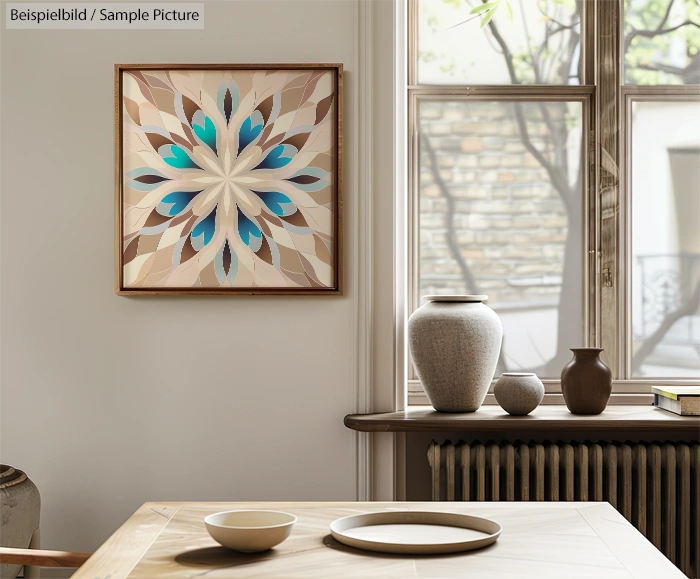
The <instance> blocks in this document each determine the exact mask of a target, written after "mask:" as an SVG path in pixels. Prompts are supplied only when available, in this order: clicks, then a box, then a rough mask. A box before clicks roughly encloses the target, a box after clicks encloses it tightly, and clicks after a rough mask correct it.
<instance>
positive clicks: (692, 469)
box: [428, 441, 700, 577]
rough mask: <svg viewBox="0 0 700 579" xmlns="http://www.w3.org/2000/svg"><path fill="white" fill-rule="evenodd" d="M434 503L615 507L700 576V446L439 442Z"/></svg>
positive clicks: (433, 461) (433, 447) (433, 458)
mask: <svg viewBox="0 0 700 579" xmlns="http://www.w3.org/2000/svg"><path fill="white" fill-rule="evenodd" d="M428 462H429V464H430V468H431V474H432V500H434V501H440V500H447V501H454V500H461V501H608V502H609V503H610V504H611V505H612V506H613V507H615V508H616V509H617V510H618V511H619V512H620V513H621V514H622V515H623V516H624V517H625V518H626V519H627V520H628V521H630V523H632V524H633V525H634V526H635V527H636V528H637V529H638V530H639V531H640V532H641V533H642V534H643V535H644V536H645V537H646V538H647V539H649V541H650V542H651V543H653V544H654V546H655V547H656V548H657V549H659V550H660V551H661V552H663V554H664V555H666V557H668V558H669V559H670V560H671V561H672V562H673V563H674V564H675V565H677V566H678V567H679V569H681V571H683V573H685V574H686V575H688V576H689V577H700V505H699V504H698V503H699V502H700V445H699V444H697V443H688V444H686V443H674V444H670V443H665V444H663V443H617V442H615V443H600V444H594V443H584V444H579V443H571V444H568V443H564V442H557V443H549V442H545V443H543V444H540V443H528V444H525V443H515V444H510V443H501V444H496V443H495V442H486V443H485V444H484V443H481V442H472V443H471V444H467V443H464V442H459V443H457V444H452V443H451V442H450V441H447V442H445V443H444V444H442V445H440V444H438V443H436V442H435V441H433V442H432V443H431V444H430V447H429V449H428Z"/></svg>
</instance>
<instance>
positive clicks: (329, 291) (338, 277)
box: [114, 63, 343, 296]
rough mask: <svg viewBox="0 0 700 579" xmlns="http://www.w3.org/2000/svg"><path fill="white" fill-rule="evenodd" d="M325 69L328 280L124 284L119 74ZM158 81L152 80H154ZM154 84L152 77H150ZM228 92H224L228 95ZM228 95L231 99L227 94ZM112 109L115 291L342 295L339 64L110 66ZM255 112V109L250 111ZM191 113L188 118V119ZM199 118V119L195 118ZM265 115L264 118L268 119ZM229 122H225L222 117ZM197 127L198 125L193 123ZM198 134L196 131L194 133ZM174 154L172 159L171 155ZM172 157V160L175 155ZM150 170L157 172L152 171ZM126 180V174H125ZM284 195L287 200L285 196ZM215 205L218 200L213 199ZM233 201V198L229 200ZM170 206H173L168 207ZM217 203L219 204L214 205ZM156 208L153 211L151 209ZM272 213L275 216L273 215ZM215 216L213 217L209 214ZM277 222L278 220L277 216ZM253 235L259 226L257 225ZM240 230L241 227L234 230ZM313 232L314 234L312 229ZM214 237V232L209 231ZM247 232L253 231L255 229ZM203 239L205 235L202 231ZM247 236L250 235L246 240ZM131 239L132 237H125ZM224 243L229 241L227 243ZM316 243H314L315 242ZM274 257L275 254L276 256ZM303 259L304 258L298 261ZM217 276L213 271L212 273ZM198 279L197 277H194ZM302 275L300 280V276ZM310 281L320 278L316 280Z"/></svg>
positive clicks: (121, 85) (138, 293) (121, 86)
mask: <svg viewBox="0 0 700 579" xmlns="http://www.w3.org/2000/svg"><path fill="white" fill-rule="evenodd" d="M289 70H294V71H312V72H318V71H328V72H330V73H332V75H333V79H332V85H333V93H332V94H333V95H334V98H333V99H332V104H331V109H332V114H333V117H334V118H333V119H332V120H331V122H332V138H331V147H332V150H333V151H334V152H335V154H334V155H333V156H332V157H333V160H332V163H331V173H332V177H333V178H332V185H331V188H332V196H331V199H332V201H331V204H330V205H331V207H332V209H333V210H332V216H331V224H332V232H333V234H332V248H331V252H330V256H331V270H332V279H331V282H330V283H329V284H326V285H323V284H322V283H314V281H312V276H310V275H309V274H308V273H304V276H305V277H306V278H307V279H308V281H310V282H311V284H312V286H311V287H309V286H299V285H297V286H291V287H290V286H276V287H273V286H264V287H260V286H250V287H248V286H231V285H230V284H229V285H227V286H226V287H202V286H201V285H200V286H197V285H194V286H182V287H181V286H177V287H168V286H147V287H143V286H139V287H134V286H133V285H131V284H125V274H124V265H125V257H124V256H125V249H127V246H128V243H125V236H124V223H125V220H124V217H125V212H124V207H125V204H124V189H125V174H124V140H125V139H124V113H125V111H124V109H125V105H124V75H125V73H129V72H132V74H133V73H134V72H137V73H138V72H141V71H144V72H145V73H146V74H147V73H148V71H162V72H163V73H169V72H171V71H198V72H199V71H215V72H221V71H231V72H239V71H265V72H266V73H267V74H270V72H269V71H289ZM156 81H157V79H156ZM154 82H155V81H154ZM227 96H228V94H227ZM229 98H230V97H229ZM114 107H115V108H114V110H115V116H114V118H115V128H114V132H115V293H116V294H117V295H123V296H141V295H171V296H172V295H307V296H309V295H338V296H340V295H342V294H343V65H342V64H341V63H270V64H115V65H114ZM254 112H255V111H254ZM193 118H194V117H192V119H193ZM199 118H200V119H201V117H199ZM269 118H270V117H269V116H268V119H267V120H269ZM227 122H228V121H227ZM198 128H199V129H202V128H203V127H202V126H200V127H198ZM197 135H198V136H199V135H200V133H197ZM172 158H175V157H172ZM176 160H177V159H176ZM155 173H158V172H157V171H155ZM127 178H128V177H127ZM287 199H289V198H287ZM217 203H218V202H217ZM233 203H234V204H235V203H236V201H235V200H234V201H233ZM275 203H276V205H274V206H276V207H277V208H280V207H282V205H281V203H280V202H279V201H277V202H275ZM234 206H235V207H236V208H237V210H238V214H241V213H242V212H241V210H240V208H238V205H234ZM171 207H174V205H172V206H171ZM217 207H218V205H217ZM153 212H155V209H154V210H153ZM273 217H274V216H273ZM214 219H216V217H214ZM278 221H279V220H278ZM196 227H197V225H196V224H192V225H190V233H189V234H186V236H185V237H188V241H190V242H191V240H190V239H189V237H191V233H192V231H191V230H192V229H193V228H196ZM257 229H258V233H260V228H259V227H258V228H257ZM238 231H239V232H240V229H239V230H238ZM314 233H315V232H314ZM212 235H213V233H212ZM252 235H255V234H254V233H253V234H252ZM261 237H263V240H267V239H268V238H267V237H266V236H263V235H261ZM202 238H203V239H204V238H205V234H203V235H202ZM250 239H252V238H251V236H250V234H249V236H248V240H250ZM132 240H134V241H135V238H134V236H133V234H132V238H130V239H129V240H126V241H127V242H129V241H132ZM225 243H230V242H228V241H226V242H225ZM316 243H318V241H316ZM227 249H228V250H229V256H228V257H229V267H230V263H231V261H230V260H231V256H230V253H231V249H230V244H229V245H226V246H225V247H224V249H223V250H224V251H225V250H227ZM278 259H279V258H278ZM302 262H304V260H303V259H302ZM219 269H220V268H219ZM229 272H230V270H229V271H226V272H224V273H225V276H226V277H225V279H228V275H229ZM217 275H218V274H217ZM198 279H199V278H198ZM299 279H301V278H299ZM315 282H319V279H318V278H316V279H315Z"/></svg>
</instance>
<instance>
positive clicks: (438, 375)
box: [408, 295, 503, 412]
mask: <svg viewBox="0 0 700 579" xmlns="http://www.w3.org/2000/svg"><path fill="white" fill-rule="evenodd" d="M425 299H426V300H428V303H426V304H424V305H423V306H421V307H420V308H418V309H417V310H416V311H415V312H413V315H411V317H410V318H409V320H408V345H409V348H410V351H411V357H412V359H413V364H414V365H415V367H416V374H418V378H419V379H420V381H421V383H422V384H423V388H424V389H425V393H426V395H427V396H428V400H429V401H430V404H432V406H433V408H435V410H438V411H440V412H474V411H475V410H477V409H478V408H479V406H481V404H482V403H483V402H484V398H486V393H487V392H488V389H489V386H490V385H491V380H492V379H493V374H494V372H495V371H496V364H497V362H498V353H499V351H500V349H501V338H502V336H503V328H502V326H501V320H500V319H499V317H498V316H497V315H496V312H494V311H493V310H492V309H491V308H489V307H488V306H486V305H484V303H483V302H485V301H486V300H487V299H488V296H483V295H478V296H466V295H459V296H426V297H425Z"/></svg>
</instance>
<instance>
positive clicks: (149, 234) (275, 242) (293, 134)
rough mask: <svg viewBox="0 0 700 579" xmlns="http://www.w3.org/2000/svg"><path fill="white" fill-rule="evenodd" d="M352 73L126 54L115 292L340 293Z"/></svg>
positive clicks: (120, 71) (119, 102)
mask: <svg viewBox="0 0 700 579" xmlns="http://www.w3.org/2000/svg"><path fill="white" fill-rule="evenodd" d="M342 76H343V68H342V65H340V64H270V65H257V64H256V65H224V64H213V65H192V64H187V65H184V64H183V65H170V64H168V65H165V64H163V65H153V64H147V65H116V66H115V102H116V104H115V113H116V123H115V133H116V215H117V223H116V231H117V242H116V253H117V256H116V266H117V272H116V292H117V293H118V294H120V295H143V294H304V295H316V294H341V293H342V197H341V184H342Z"/></svg>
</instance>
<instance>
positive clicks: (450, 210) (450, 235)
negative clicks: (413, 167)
mask: <svg viewBox="0 0 700 579" xmlns="http://www.w3.org/2000/svg"><path fill="white" fill-rule="evenodd" d="M421 142H422V143H423V146H424V147H425V151H426V153H428V158H429V159H430V172H431V173H432V175H433V181H434V182H435V184H436V185H437V186H438V189H440V193H441V194H442V196H443V197H444V198H445V201H447V211H446V212H445V221H446V225H447V245H448V247H449V248H450V252H451V253H452V257H454V259H455V261H456V262H457V265H458V266H459V269H460V271H461V272H462V278H463V279H464V282H465V283H466V285H467V291H468V292H470V293H472V294H478V293H479V290H478V288H477V284H476V278H475V277H474V274H473V273H472V271H471V269H469V266H468V265H467V262H466V260H465V259H464V256H463V255H462V252H461V251H460V249H459V243H457V233H456V231H455V224H454V215H455V213H456V211H455V199H454V196H453V195H452V193H451V191H450V189H449V187H448V186H447V183H445V180H444V179H443V178H442V175H440V169H439V168H438V164H437V156H436V155H435V150H434V149H433V146H432V144H431V143H430V139H429V138H428V137H427V136H426V135H421Z"/></svg>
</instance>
